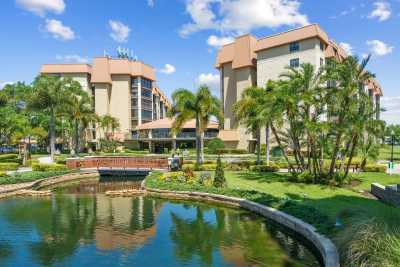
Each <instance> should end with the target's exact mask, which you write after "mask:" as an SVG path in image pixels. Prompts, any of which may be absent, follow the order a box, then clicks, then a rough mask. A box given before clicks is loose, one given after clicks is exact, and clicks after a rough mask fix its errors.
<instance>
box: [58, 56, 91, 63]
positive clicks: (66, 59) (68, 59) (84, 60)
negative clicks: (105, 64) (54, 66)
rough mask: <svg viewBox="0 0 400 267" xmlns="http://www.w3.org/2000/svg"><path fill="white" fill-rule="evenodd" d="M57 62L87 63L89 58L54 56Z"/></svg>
mask: <svg viewBox="0 0 400 267" xmlns="http://www.w3.org/2000/svg"><path fill="white" fill-rule="evenodd" d="M56 59H57V60H61V61H63V62H66V63H88V62H89V58H87V57H81V56H79V55H56Z"/></svg>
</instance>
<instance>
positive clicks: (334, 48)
mask: <svg viewBox="0 0 400 267" xmlns="http://www.w3.org/2000/svg"><path fill="white" fill-rule="evenodd" d="M347 56H348V55H347V53H346V51H345V50H344V49H343V48H342V47H341V46H340V45H338V44H337V43H335V42H334V41H333V40H329V44H328V46H327V47H326V49H325V57H327V58H335V59H336V60H338V61H342V60H343V59H345V58H346V57H347Z"/></svg>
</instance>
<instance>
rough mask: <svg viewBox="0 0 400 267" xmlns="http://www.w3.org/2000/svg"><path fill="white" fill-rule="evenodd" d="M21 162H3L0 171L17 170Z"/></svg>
mask: <svg viewBox="0 0 400 267" xmlns="http://www.w3.org/2000/svg"><path fill="white" fill-rule="evenodd" d="M18 166H19V163H16V162H7V163H6V162H1V163H0V171H16V170H17V169H18Z"/></svg>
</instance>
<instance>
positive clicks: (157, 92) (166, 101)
mask: <svg viewBox="0 0 400 267" xmlns="http://www.w3.org/2000/svg"><path fill="white" fill-rule="evenodd" d="M153 94H154V95H158V96H159V97H160V100H161V101H162V102H164V104H165V106H167V107H171V102H170V101H169V99H168V98H167V97H166V96H165V95H164V93H163V91H161V90H160V88H158V87H157V86H154V87H153Z"/></svg>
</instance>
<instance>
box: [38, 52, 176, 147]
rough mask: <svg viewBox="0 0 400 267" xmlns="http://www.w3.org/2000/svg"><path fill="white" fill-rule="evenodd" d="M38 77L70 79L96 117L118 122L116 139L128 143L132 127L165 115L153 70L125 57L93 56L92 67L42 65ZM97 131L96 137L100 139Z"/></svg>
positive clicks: (165, 104) (164, 101)
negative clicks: (90, 101) (83, 93)
mask: <svg viewBox="0 0 400 267" xmlns="http://www.w3.org/2000/svg"><path fill="white" fill-rule="evenodd" d="M40 72H41V73H42V74H49V75H58V76H61V77H70V78H72V79H74V80H76V81H78V82H79V83H80V84H81V86H82V88H83V89H84V90H85V91H86V92H87V93H88V94H89V95H90V96H91V97H92V99H93V104H94V110H95V112H96V113H97V114H98V115H99V116H103V115H106V114H108V115H111V116H113V117H115V118H117V119H118V121H119V123H120V128H119V130H118V131H117V133H116V137H117V138H118V139H119V140H121V141H126V140H132V135H133V132H134V130H135V128H136V127H137V126H139V125H141V124H142V123H147V122H151V121H153V120H158V119H162V118H164V117H165V116H166V112H167V109H168V108H169V107H170V102H169V100H168V99H167V97H166V96H165V95H164V94H163V92H162V91H161V90H160V89H159V88H158V87H157V85H156V82H155V81H156V76H155V71H154V68H153V67H151V66H149V65H147V64H145V63H143V62H140V61H136V60H130V59H127V58H111V57H97V58H95V59H94V60H93V65H88V64H45V65H43V66H42V68H41V71H40ZM102 134H103V133H102V132H101V131H98V132H97V134H96V136H97V137H98V138H102V136H101V135H102Z"/></svg>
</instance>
